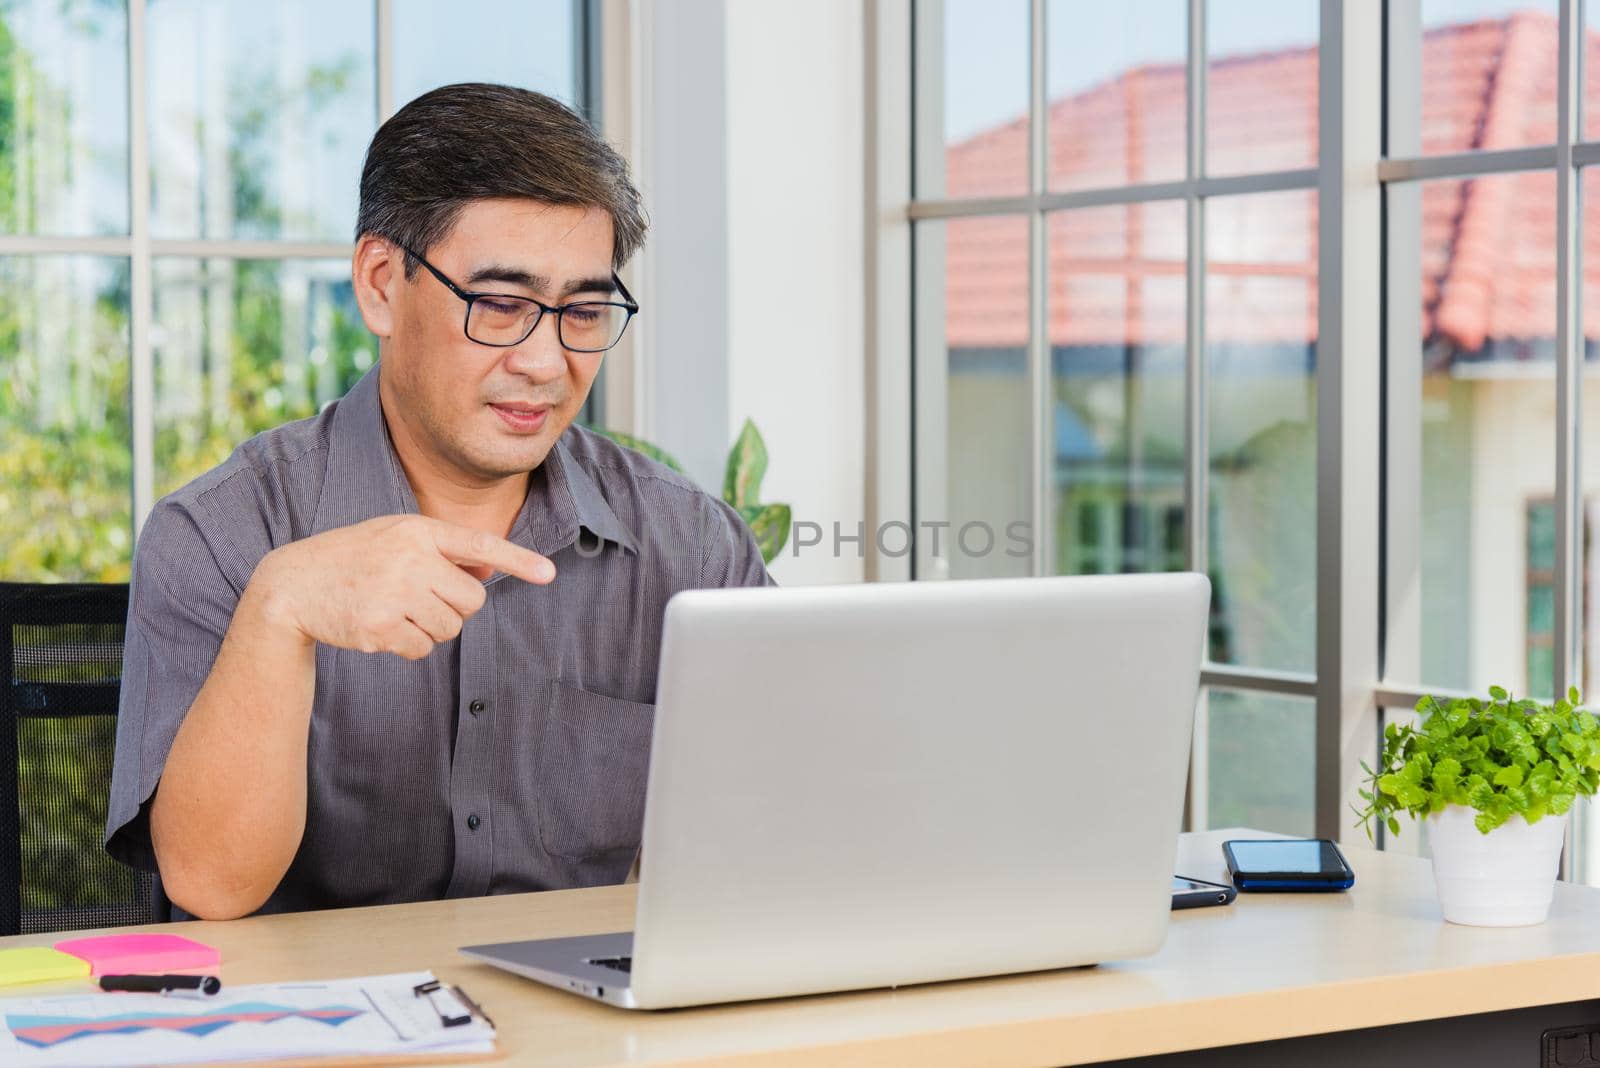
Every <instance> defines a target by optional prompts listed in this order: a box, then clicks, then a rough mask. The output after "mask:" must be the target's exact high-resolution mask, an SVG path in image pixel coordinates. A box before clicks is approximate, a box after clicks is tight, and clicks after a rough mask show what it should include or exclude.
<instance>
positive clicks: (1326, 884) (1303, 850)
mask: <svg viewBox="0 0 1600 1068" xmlns="http://www.w3.org/2000/svg"><path fill="white" fill-rule="evenodd" d="M1222 856H1223V858H1224V859H1226V860H1227V862H1228V874H1229V876H1231V877H1232V879H1233V885H1234V886H1237V887H1238V888H1239V889H1240V890H1348V889H1349V888H1350V887H1352V886H1354V885H1355V882H1356V873H1355V872H1354V871H1351V870H1350V864H1349V862H1348V861H1346V860H1345V859H1344V854H1343V853H1341V852H1339V847H1338V846H1337V845H1335V844H1334V843H1333V842H1331V841H1329V840H1328V839H1326V838H1268V839H1242V838H1240V839H1233V840H1231V841H1227V842H1223V843H1222Z"/></svg>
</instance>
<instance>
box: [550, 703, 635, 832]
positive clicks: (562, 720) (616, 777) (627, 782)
mask: <svg viewBox="0 0 1600 1068" xmlns="http://www.w3.org/2000/svg"><path fill="white" fill-rule="evenodd" d="M655 711H656V707H655V705H647V704H641V703H639V702H637V701H624V700H621V699H620V698H616V697H605V696H603V695H601V694H597V693H591V692H590V691H588V690H585V689H582V688H581V687H578V686H574V685H573V684H572V683H570V682H562V681H561V680H559V679H558V680H555V681H553V682H552V683H551V685H550V699H549V703H548V707H547V708H546V710H545V719H544V736H543V738H542V740H541V744H540V746H539V789H538V794H539V837H540V841H541V842H542V844H543V845H544V849H545V852H547V853H549V854H551V855H552V856H557V857H565V858H568V859H571V860H584V859H587V858H590V857H594V856H598V855H600V854H603V853H612V852H616V851H618V850H623V849H627V850H635V849H638V848H639V838H640V835H641V832H642V830H643V828H644V787H645V777H646V775H647V773H648V771H649V767H650V732H651V728H652V726H653V724H654V722H655Z"/></svg>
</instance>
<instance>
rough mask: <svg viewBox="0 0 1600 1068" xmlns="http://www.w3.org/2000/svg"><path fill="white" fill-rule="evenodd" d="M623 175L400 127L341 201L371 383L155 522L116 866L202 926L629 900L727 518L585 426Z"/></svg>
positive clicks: (574, 122)
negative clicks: (655, 777)
mask: <svg viewBox="0 0 1600 1068" xmlns="http://www.w3.org/2000/svg"><path fill="white" fill-rule="evenodd" d="M645 225H646V224H645V220H644V217H643V213H642V211H641V209H640V205H639V196H638V193H637V192H636V191H635V190H634V188H633V186H632V185H631V184H630V182H629V179H628V174H627V168H626V165H625V164H624V162H623V161H622V160H621V158H620V157H618V156H617V155H616V153H615V152H613V151H612V150H611V149H610V148H609V147H608V146H607V145H606V144H605V143H604V142H603V141H602V140H601V139H600V138H599V137H598V136H597V135H596V134H595V133H594V132H593V131H592V130H591V129H590V128H589V126H588V125H587V124H586V123H585V122H584V121H583V120H582V119H580V118H579V117H578V116H576V115H575V114H573V113H572V112H571V111H569V110H568V109H566V108H565V107H563V106H562V105H560V104H558V103H557V102H555V101H553V100H551V99H549V98H547V97H544V96H541V95H539V94H537V93H531V92H527V91H524V90H520V89H513V88H508V87H505V86H496V85H482V84H469V85H453V86H447V87H445V88H443V89H438V90H435V91H434V92H431V93H428V94H427V95H425V96H422V97H419V98H418V99H416V100H415V101H413V102H412V103H410V104H409V105H407V106H406V107H404V108H402V109H401V110H400V112H399V113H398V114H396V115H395V116H394V117H393V118H392V119H390V120H389V121H388V122H386V123H384V125H383V127H382V128H381V129H379V130H378V132H377V134H376V136H374V138H373V140H372V144H371V146H370V148H369V149H368V152H367V158H366V163H365V166H364V167H363V169H362V174H361V206H360V216H359V219H358V220H357V226H356V236H357V244H356V249H355V253H354V256H353V258H352V261H351V276H352V280H353V282H354V289H355V297H356V300H357V302H358V303H359V305H360V308H361V315H362V318H363V319H364V320H365V322H366V325H367V327H368V328H369V329H370V330H371V331H372V332H373V333H374V334H375V335H377V337H378V338H379V357H380V358H379V361H378V363H377V365H376V366H374V367H373V368H372V370H371V371H370V372H368V373H367V375H366V376H365V377H364V378H362V379H361V380H360V382H358V383H357V384H356V385H355V386H354V387H353V388H352V389H351V391H350V393H349V394H348V395H346V396H345V397H344V398H343V399H341V400H340V401H338V402H337V403H335V404H333V405H331V406H329V408H327V409H326V410H325V411H324V412H323V413H322V414H320V415H318V416H316V417H314V418H311V419H307V420H303V421H301V422H298V423H291V424H289V425H286V426H282V427H279V428H277V429H275V430H271V431H268V432H267V433H265V434H262V435H260V436H258V437H256V438H254V439H252V440H250V441H248V442H246V443H245V444H243V445H241V446H240V447H239V448H238V449H237V450H236V451H235V452H234V454H233V456H232V457H230V458H229V459H228V461H227V462H226V463H224V464H222V466H220V467H218V468H216V469H215V470H213V471H211V472H208V473H207V474H205V475H202V476H201V477H200V478H198V479H196V480H195V481H194V482H191V483H190V484H189V485H187V486H185V487H184V488H182V489H181V490H179V491H177V492H176V493H174V494H172V495H170V496H168V497H166V498H164V499H163V500H162V501H161V502H160V503H158V504H157V505H156V508H155V510H154V511H153V512H152V514H151V516H150V518H149V521H148V522H147V523H146V524H145V527H144V530H143V533H142V535H141V537H140V539H139V546H138V551H137V553H136V554H135V559H134V568H133V585H132V591H131V605H130V609H129V618H128V629H127V647H126V652H125V667H124V677H123V689H122V705H121V712H120V716H119V722H118V727H117V753H116V765H115V771H114V774H113V777H112V786H111V804H110V815H109V819H108V823H107V843H106V846H107V849H109V850H110V851H111V853H112V854H113V855H114V856H117V857H118V858H120V859H122V860H124V861H126V862H127V863H130V864H133V865H135V866H138V867H143V868H159V871H160V873H161V878H162V883H163V886H164V887H165V889H166V891H167V894H168V896H169V897H170V898H171V899H172V901H173V902H174V904H175V905H176V906H177V907H178V908H179V909H180V910H181V911H182V912H184V913H187V914H190V915H193V916H198V917H203V918H227V917H234V916H242V915H245V914H247V913H251V912H255V911H258V910H260V911H268V912H271V911H286V910H294V909H306V908H323V907H331V906H344V905H367V904H378V903H384V902H395V901H411V900H420V899H426V898H437V897H447V896H448V897H456V896H466V895H477V894H492V893H505V892H514V891H525V890H543V889H552V888H559V887H570V886H584V885H595V884H602V883H608V882H620V881H621V880H622V879H623V878H624V876H625V875H626V874H627V872H628V869H629V867H630V865H631V864H632V862H633V860H634V857H635V855H636V854H637V851H638V847H639V838H640V830H641V823H642V810H643V800H644V777H645V768H646V761H647V753H648V748H649V742H650V728H651V718H652V705H651V702H652V701H653V699H654V694H655V676H656V662H657V657H658V652H659V644H660V633H661V624H662V612H663V609H664V607H665V605H666V601H667V599H668V598H669V597H670V596H671V595H672V594H673V593H675V592H677V591H678V590H681V589H685V588H689V587H698V586H735V585H760V584H763V583H766V582H770V579H769V578H768V577H767V574H766V570H765V568H764V566H763V564H762V560H761V555H760V552H759V550H758V549H757V547H756V544H755V541H754V539H753V538H752V536H751V535H750V532H749V531H748V530H747V529H746V528H745V527H744V525H743V523H742V522H741V521H740V519H739V517H738V514H737V513H736V512H734V511H733V510H732V509H730V508H728V507H727V506H726V505H724V504H723V503H722V502H721V501H719V500H717V499H715V498H713V497H711V496H710V495H708V494H706V493H704V492H702V491H701V490H699V489H698V488H696V487H695V485H694V484H693V483H691V482H689V481H688V480H686V479H684V478H681V477H679V476H677V475H675V474H674V473H673V472H671V471H669V470H667V469H666V468H664V467H662V466H660V465H658V464H655V463H653V462H651V461H649V460H647V459H645V458H644V457H642V456H640V455H638V454H636V453H633V452H631V451H628V450H625V449H622V448H620V447H618V446H616V445H614V444H613V443H611V442H610V441H609V440H608V439H606V438H603V437H600V436H598V435H595V434H593V433H590V432H589V431H587V430H584V429H583V428H581V427H577V426H573V425H572V421H573V418H574V417H575V416H576V415H577V414H578V412H579V411H580V410H581V408H582V406H583V403H584V400H585V398H586V397H587V395H588V393H589V389H590V387H591V385H592V384H593V382H594V377H595V374H596V372H597V371H598V370H599V368H600V362H601V359H602V353H603V351H604V350H605V349H607V348H609V347H610V346H611V345H613V344H615V342H616V341H617V340H618V339H619V338H620V337H621V335H622V331H623V330H624V329H625V328H626V326H627V323H628V320H629V319H630V317H631V316H632V314H633V312H634V311H635V310H636V307H637V306H636V305H634V304H633V302H632V299H631V298H630V297H629V296H628V293H627V290H626V289H625V288H624V287H623V286H622V285H621V283H620V281H619V280H618V279H617V277H616V275H615V274H614V273H613V272H614V270H615V269H617V268H620V267H621V266H622V264H623V263H625V262H626V261H627V260H628V258H629V256H631V255H632V253H633V252H634V251H635V250H636V249H637V248H638V246H639V244H640V242H641V240H642V239H643V235H644V231H645Z"/></svg>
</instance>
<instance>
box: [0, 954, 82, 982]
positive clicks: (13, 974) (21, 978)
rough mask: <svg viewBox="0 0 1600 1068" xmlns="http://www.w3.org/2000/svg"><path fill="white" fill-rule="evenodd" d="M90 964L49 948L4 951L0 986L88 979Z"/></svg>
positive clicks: (1, 962)
mask: <svg viewBox="0 0 1600 1068" xmlns="http://www.w3.org/2000/svg"><path fill="white" fill-rule="evenodd" d="M88 977H89V962H88V961H86V960H83V959H82V958H81V957H74V956H72V955H71V954H68V953H63V952H61V951H60V950H59V949H51V948H50V947H49V946H26V947H24V948H22V949H0V986H9V985H11V984H15V983H48V982H51V981H58V980H61V979H87V978H88Z"/></svg>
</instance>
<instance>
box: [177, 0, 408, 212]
mask: <svg viewBox="0 0 1600 1068" xmlns="http://www.w3.org/2000/svg"><path fill="white" fill-rule="evenodd" d="M148 33H149V64H150V75H149V90H148V91H149V103H150V158H151V160H152V172H151V196H152V200H153V202H152V217H151V230H152V233H154V235H155V236H156V237H158V238H219V239H226V238H238V239H249V240H260V239H268V238H287V239H293V240H308V241H350V240H351V239H352V237H351V233H352V230H353V229H354V227H355V219H356V202H357V191H358V185H359V183H360V179H361V160H362V157H363V155H364V154H365V152H366V148H367V142H368V140H370V139H371V137H372V131H373V128H374V116H375V115H376V113H377V101H376V96H375V89H374V85H375V81H374V78H375V75H374V72H373V45H372V42H373V14H372V6H371V5H370V4H328V3H318V2H315V0H283V2H280V3H273V4H259V3H251V2H248V0H226V2H224V0H215V2H213V0H205V2H202V0H150V12H149V24H148Z"/></svg>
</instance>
